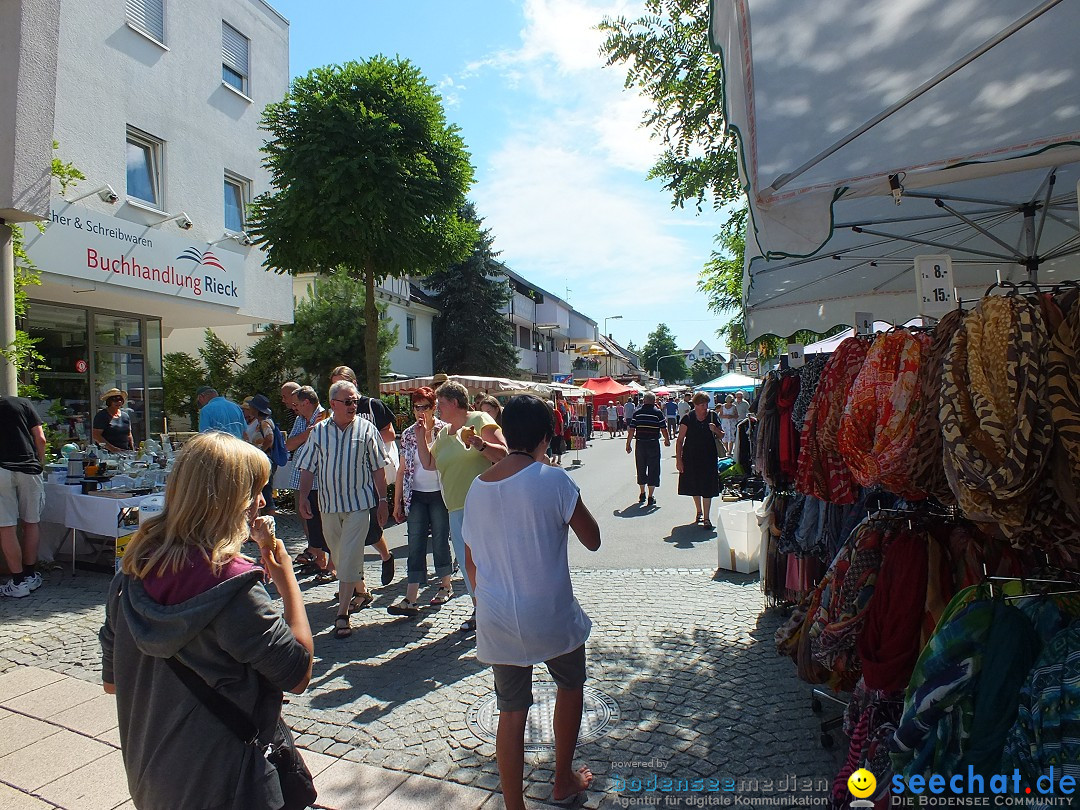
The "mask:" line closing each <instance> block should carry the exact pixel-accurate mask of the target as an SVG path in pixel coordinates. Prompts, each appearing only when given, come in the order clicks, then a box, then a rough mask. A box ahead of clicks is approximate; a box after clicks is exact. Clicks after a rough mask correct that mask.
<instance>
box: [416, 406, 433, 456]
mask: <svg viewBox="0 0 1080 810" xmlns="http://www.w3.org/2000/svg"><path fill="white" fill-rule="evenodd" d="M430 413H431V412H430V411H428V414H430ZM427 418H428V417H427V414H425V415H424V418H423V419H422V420H421V421H420V423H419V425H420V427H419V429H418V430H417V431H416V455H417V456H419V457H420V466H421V467H423V468H424V469H425V470H434V469H435V457H434V456H433V455H431V446H432V445H433V444H434V443H435V436H434V430H435V424H434V420H432V423H431V424H430V425H429V424H428V421H427Z"/></svg>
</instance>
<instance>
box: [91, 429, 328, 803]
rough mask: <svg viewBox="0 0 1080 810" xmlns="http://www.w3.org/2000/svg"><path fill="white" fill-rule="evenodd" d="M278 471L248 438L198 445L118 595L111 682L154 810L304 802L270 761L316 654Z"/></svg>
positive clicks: (140, 797)
mask: <svg viewBox="0 0 1080 810" xmlns="http://www.w3.org/2000/svg"><path fill="white" fill-rule="evenodd" d="M269 474H270V461H269V459H267V457H266V454H265V453H263V452H261V451H260V450H258V449H257V448H255V447H254V446H252V445H250V444H247V443H245V442H243V441H241V440H240V439H236V438H233V437H232V436H229V435H227V434H224V433H217V432H214V433H203V434H200V435H199V436H196V437H195V438H193V439H191V440H190V441H189V442H188V443H187V444H185V445H184V449H183V450H182V451H181V453H180V455H179V456H178V457H177V460H176V466H175V468H174V469H173V472H172V475H170V477H169V481H168V484H167V486H166V490H165V509H164V511H163V512H162V513H161V514H160V515H159V516H157V517H155V518H152V519H151V520H149V521H147V523H145V524H144V525H143V526H142V527H141V528H140V529H139V531H138V533H137V534H136V535H135V537H133V538H132V540H131V542H130V543H129V544H128V546H127V549H126V553H125V554H124V558H123V566H122V568H121V571H120V572H119V573H118V574H117V575H116V577H115V578H114V579H113V581H112V584H111V585H110V587H109V594H108V601H107V603H106V612H105V624H104V626H102V628H101V632H100V634H99V637H100V639H101V647H102V681H103V685H104V688H105V691H106V692H109V693H110V694H115V695H116V709H117V717H118V720H119V731H120V745H121V751H122V753H123V757H124V767H125V769H126V770H127V775H128V788H129V790H130V792H131V798H132V802H133V803H134V804H135V806H136V807H138V808H140V810H158V808H160V810H171V809H172V808H178V807H192V808H194V807H201V808H208V807H213V808H222V809H223V808H237V810H240V808H244V809H245V810H247V808H252V809H254V810H280V809H281V808H283V807H284V808H288V809H289V810H291V808H292V807H295V806H300V805H297V804H293V803H289V802H287V801H286V797H285V796H284V795H283V789H282V787H283V786H282V781H281V777H280V776H279V772H278V770H277V769H276V768H275V766H274V765H273V764H271V762H270V760H268V759H267V757H266V756H265V755H264V753H263V750H264V749H265V747H266V746H267V745H269V744H270V743H271V742H274V741H275V739H276V740H277V742H278V743H279V744H281V743H282V734H283V731H282V730H281V729H279V724H280V717H281V699H282V692H283V691H286V690H287V691H290V692H294V693H297V694H299V693H301V692H303V691H304V690H305V689H306V688H307V685H308V681H309V680H310V679H311V666H312V654H313V651H314V645H313V643H312V639H311V629H310V627H309V626H308V620H307V613H306V612H305V610H304V603H303V600H302V598H301V595H300V589H299V587H298V586H297V584H296V577H295V575H294V574H293V570H292V561H291V560H290V559H289V555H288V552H287V551H286V550H285V547H284V544H282V543H281V542H280V541H279V540H278V539H277V538H275V537H274V533H273V526H274V523H273V519H272V518H269V517H257V515H258V511H259V508H260V507H261V506H262V495H261V490H262V487H263V485H264V484H265V483H266V481H267V479H268V477H269ZM249 537H250V538H251V539H253V540H255V541H256V543H258V545H259V548H260V551H261V554H262V562H263V565H264V566H265V572H266V574H268V575H269V576H270V578H271V580H272V581H273V583H274V585H275V586H276V587H277V590H278V593H279V594H280V595H281V599H282V605H283V609H284V616H281V615H279V614H278V612H277V610H276V609H275V607H274V604H273V602H272V601H271V599H270V596H269V594H268V593H267V591H266V588H265V587H264V585H263V578H264V571H263V568H260V567H259V566H257V565H256V564H255V562H254V561H252V560H250V559H248V558H246V557H244V556H242V555H241V554H240V547H241V546H242V545H243V543H244V541H246V540H247V539H249ZM189 681H190V682H191V685H190V686H189V684H188V682H189ZM200 684H205V685H206V686H208V687H209V690H207V691H209V692H210V693H211V694H213V693H216V694H217V695H219V696H220V697H221V698H224V700H225V701H226V702H227V704H228V705H231V707H232V708H233V713H234V714H235V715H237V716H238V717H240V718H241V719H244V718H246V719H248V720H249V721H250V722H249V725H250V724H253V726H254V727H255V729H257V732H258V733H257V744H250V743H248V742H244V741H242V740H241V739H240V736H238V731H237V728H236V723H233V722H230V721H228V720H226V719H224V718H223V716H222V712H221V711H219V710H216V709H215V708H213V707H212V706H210V705H208V704H207V699H206V698H205V697H204V696H201V695H200V694H199V693H198V692H199V691H201V690H202V686H200ZM284 733H285V741H286V742H285V745H288V743H289V742H291V741H290V740H288V736H287V732H284ZM292 753H294V754H295V748H294V749H293V751H292ZM305 806H306V805H305Z"/></svg>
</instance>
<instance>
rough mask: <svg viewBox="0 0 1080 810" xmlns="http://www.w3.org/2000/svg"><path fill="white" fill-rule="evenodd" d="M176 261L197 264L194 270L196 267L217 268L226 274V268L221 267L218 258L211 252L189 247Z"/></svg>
mask: <svg viewBox="0 0 1080 810" xmlns="http://www.w3.org/2000/svg"><path fill="white" fill-rule="evenodd" d="M174 261H178V262H182V261H192V262H195V264H194V266H193V267H192V269H194V268H195V267H216V268H217V269H218V270H220V271H221V272H222V273H224V272H225V268H224V267H223V266H222V265H221V262H220V261H219V260H218V257H217V256H215V255H214V254H213V253H211V252H210V251H209V250H199V249H198V248H193V247H189V248H188V249H187V250H185V251H184V252H183V253H181V254H180V255H179V256H177V257H176V259H175V260H174Z"/></svg>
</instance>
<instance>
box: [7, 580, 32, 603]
mask: <svg viewBox="0 0 1080 810" xmlns="http://www.w3.org/2000/svg"><path fill="white" fill-rule="evenodd" d="M29 595H30V583H29V582H27V581H26V580H25V579H24V580H23V581H22V582H20V583H19V584H18V585H16V584H15V580H13V579H9V580H8V581H7V582H5V583H4V584H3V585H0V596H10V597H12V598H14V599H22V598H23V597H24V596H29Z"/></svg>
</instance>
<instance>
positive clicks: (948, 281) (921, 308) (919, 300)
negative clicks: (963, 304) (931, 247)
mask: <svg viewBox="0 0 1080 810" xmlns="http://www.w3.org/2000/svg"><path fill="white" fill-rule="evenodd" d="M915 303H916V306H917V311H918V313H919V314H920V315H928V316H930V317H932V318H936V317H940V316H941V315H944V314H945V313H946V312H949V311H950V310H952V309H954V308H955V307H956V298H955V296H954V292H953V275H952V259H951V258H950V257H949V256H948V255H947V254H944V253H942V254H936V255H929V256H916V257H915Z"/></svg>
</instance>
